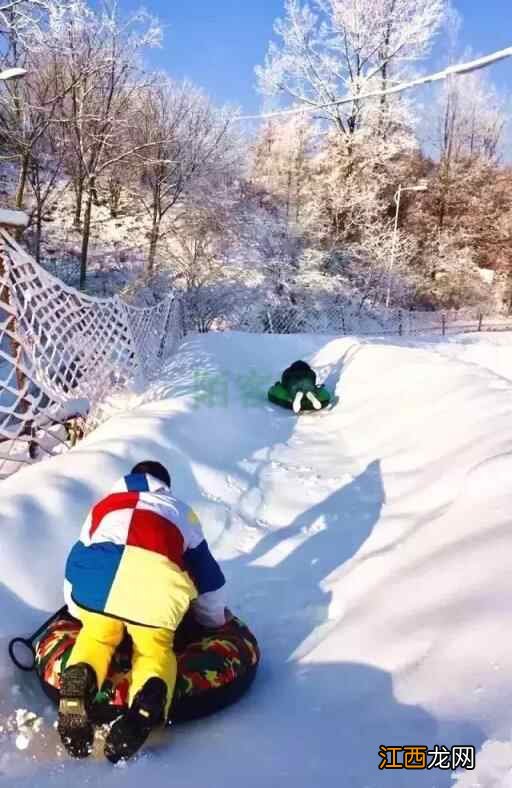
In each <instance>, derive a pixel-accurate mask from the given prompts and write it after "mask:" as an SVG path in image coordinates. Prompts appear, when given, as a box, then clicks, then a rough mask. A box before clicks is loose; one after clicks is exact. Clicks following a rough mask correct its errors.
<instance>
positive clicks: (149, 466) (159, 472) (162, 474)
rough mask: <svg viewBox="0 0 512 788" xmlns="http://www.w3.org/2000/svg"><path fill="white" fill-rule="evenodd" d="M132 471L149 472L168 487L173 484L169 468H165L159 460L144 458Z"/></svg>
mask: <svg viewBox="0 0 512 788" xmlns="http://www.w3.org/2000/svg"><path fill="white" fill-rule="evenodd" d="M131 473H143V474H145V473H147V474H149V475H150V476H154V477H155V479H159V480H160V481H161V482H163V483H164V484H166V485H167V487H170V486H171V477H170V476H169V471H168V470H167V468H164V466H163V465H161V464H160V463H159V462H154V461H153V460H144V462H139V463H137V465H135V466H134V467H133V468H132V470H131Z"/></svg>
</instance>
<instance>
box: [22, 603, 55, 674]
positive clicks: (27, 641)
mask: <svg viewBox="0 0 512 788" xmlns="http://www.w3.org/2000/svg"><path fill="white" fill-rule="evenodd" d="M66 611H67V606H66V605H64V606H63V607H61V608H60V609H59V610H57V612H56V613H53V615H52V616H50V618H49V619H48V620H47V621H45V622H44V624H41V626H40V627H39V628H38V629H36V631H35V632H33V633H32V635H30V637H28V638H21V637H19V638H13V639H12V640H11V641H10V643H9V656H10V658H11V659H12V661H13V662H14V664H15V665H16V667H17V668H19V669H20V670H24V671H25V672H26V673H31V672H32V671H33V670H34V669H35V667H36V650H35V648H34V640H35V639H36V638H37V637H38V635H40V634H41V632H43V631H44V630H45V629H46V627H47V626H48V625H49V624H50V623H51V622H52V621H53V620H54V619H55V618H58V616H60V615H62V614H63V613H65V612H66ZM19 643H22V644H23V645H24V646H25V648H27V649H28V650H29V651H30V653H31V654H32V664H31V666H30V667H28V665H24V664H23V663H22V662H20V661H19V659H18V658H17V656H16V654H15V653H14V650H15V648H16V646H17V645H18V644H19Z"/></svg>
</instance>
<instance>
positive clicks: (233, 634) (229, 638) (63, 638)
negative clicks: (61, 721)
mask: <svg viewBox="0 0 512 788" xmlns="http://www.w3.org/2000/svg"><path fill="white" fill-rule="evenodd" d="M80 627H81V624H80V622H79V621H77V620H76V619H75V618H72V617H71V616H70V615H69V614H68V613H65V614H60V615H57V616H56V617H55V618H54V619H53V620H52V621H50V623H49V624H48V626H47V627H46V629H45V631H44V632H43V633H42V634H41V635H40V636H39V638H38V640H37V641H36V643H35V654H36V671H37V674H38V676H39V679H40V681H41V684H42V686H43V689H44V691H45V692H46V694H47V695H48V696H49V697H50V698H51V699H52V700H53V701H54V702H55V703H57V702H58V699H59V687H60V677H61V673H62V671H63V670H64V668H65V667H66V663H67V660H68V659H69V655H70V653H71V649H72V648H73V644H74V642H75V640H76V638H77V635H78V632H79V631H80ZM175 650H176V655H177V657H178V678H177V682H176V690H175V693H174V699H173V703H172V706H171V710H170V712H169V721H172V722H185V721H188V720H194V719H198V718H199V717H205V716H207V715H208V714H213V713H214V712H216V711H220V709H223V708H225V707H226V706H229V705H230V704H232V703H235V702H236V701H237V700H239V698H241V697H242V695H244V694H245V692H247V690H248V689H249V687H250V686H251V684H252V682H253V680H254V677H255V675H256V671H257V668H258V664H259V661H260V651H259V647H258V643H257V641H256V638H255V637H254V635H253V634H252V633H251V632H250V630H249V629H248V628H247V626H246V625H245V624H244V623H243V622H242V621H240V620H239V619H238V618H232V619H231V620H230V621H229V622H228V623H227V624H225V625H224V627H222V629H217V630H215V631H213V630H205V629H202V628H200V627H198V626H197V625H196V624H195V623H194V622H193V620H192V617H191V616H187V617H186V618H185V619H184V621H183V622H182V624H181V626H180V627H179V629H178V631H177V632H176V637H175ZM130 665H131V639H130V638H129V636H126V637H125V639H124V640H123V642H122V643H121V645H120V646H119V648H118V649H117V651H116V653H115V655H114V658H113V660H112V664H111V666H110V671H109V674H108V676H107V679H106V681H105V683H104V685H103V687H102V688H101V691H100V692H99V693H98V695H97V696H96V700H95V703H94V707H93V719H94V722H96V723H98V724H100V723H103V722H110V721H111V720H112V719H114V718H115V717H116V716H117V715H119V713H120V712H122V711H123V710H124V709H125V708H126V704H127V697H128V688H129V686H130Z"/></svg>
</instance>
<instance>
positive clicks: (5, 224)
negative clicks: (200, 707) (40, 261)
mask: <svg viewBox="0 0 512 788" xmlns="http://www.w3.org/2000/svg"><path fill="white" fill-rule="evenodd" d="M28 223H29V217H28V216H27V214H26V213H25V212H24V211H7V210H0V230H7V231H14V234H17V235H18V236H19V235H20V234H21V233H22V232H23V230H24V229H25V228H26V227H27V225H28ZM5 254H6V253H5V247H4V249H3V250H0V281H1V280H2V279H4V287H2V288H0V312H1V305H2V301H3V302H4V303H5V305H6V306H7V307H9V306H10V307H11V309H12V308H13V307H15V305H14V304H13V303H12V298H11V296H10V293H9V284H8V282H7V279H8V271H7V268H6V265H5V259H4V256H5ZM9 312H10V310H9V309H7V314H9ZM7 329H8V331H9V332H10V333H11V336H10V337H9V342H10V345H11V352H12V358H13V363H14V365H15V369H16V386H17V389H18V391H19V392H20V394H21V392H22V390H23V388H24V386H25V383H26V377H25V375H24V373H23V372H22V371H21V369H20V367H19V363H20V362H21V358H22V354H23V351H22V348H21V345H20V344H19V343H18V342H17V341H16V339H15V336H16V317H15V316H14V315H12V316H11V318H10V320H8V321H7ZM28 406H29V404H28V401H27V400H26V398H25V397H24V396H23V397H21V399H20V401H19V408H20V411H21V413H26V412H27V410H28Z"/></svg>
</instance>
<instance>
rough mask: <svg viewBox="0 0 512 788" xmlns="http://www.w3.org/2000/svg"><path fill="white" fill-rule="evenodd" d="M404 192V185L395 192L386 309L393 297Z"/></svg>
mask: <svg viewBox="0 0 512 788" xmlns="http://www.w3.org/2000/svg"><path fill="white" fill-rule="evenodd" d="M401 194H402V186H401V185H400V186H399V187H398V191H397V193H396V194H395V203H396V213H395V229H394V231H393V245H392V247H391V260H390V263H389V273H388V292H387V295H386V309H389V300H390V297H391V274H392V271H393V265H394V263H395V252H396V242H397V237H398V214H399V213H400V197H401Z"/></svg>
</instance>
